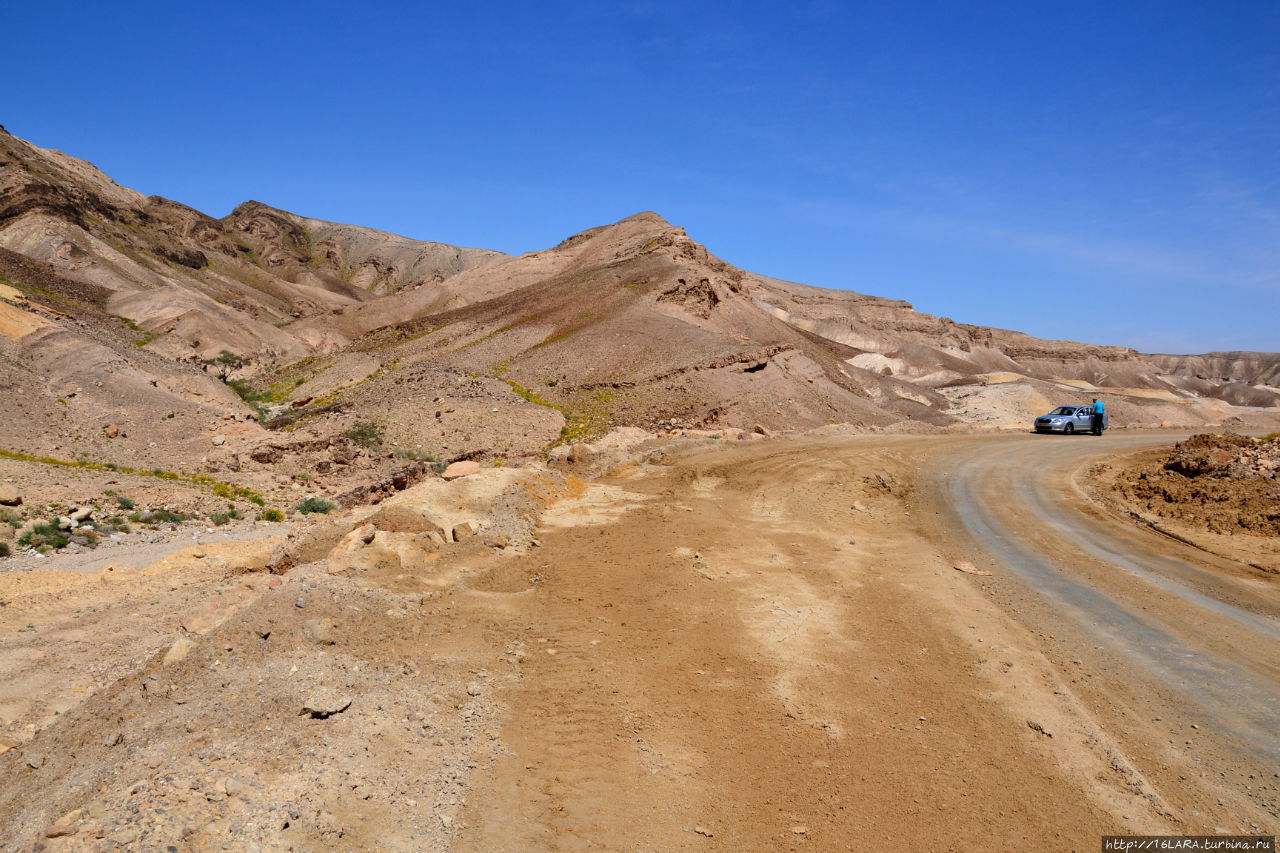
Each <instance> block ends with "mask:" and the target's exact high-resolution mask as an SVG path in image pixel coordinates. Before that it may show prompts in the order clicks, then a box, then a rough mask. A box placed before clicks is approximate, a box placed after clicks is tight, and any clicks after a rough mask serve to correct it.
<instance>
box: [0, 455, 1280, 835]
mask: <svg viewBox="0 0 1280 853" xmlns="http://www.w3.org/2000/svg"><path fill="white" fill-rule="evenodd" d="M1169 440H1170V439H1169V438H1168V437H1166V436H1151V437H1146V436H1135V437H1124V438H1111V437H1107V438H1104V439H1093V438H1087V437H1076V438H1071V439H1064V438H1057V437H1048V436H1029V435H1006V436H969V437H958V436H952V437H921V436H889V437H886V436H862V437H852V438H851V437H839V438H837V437H829V438H799V439H788V440H780V441H770V442H734V443H732V444H726V445H724V446H722V447H717V446H710V447H705V446H704V447H703V448H698V449H692V450H686V451H683V452H681V453H679V454H675V455H672V456H669V457H668V458H667V459H666V460H665V461H663V462H661V463H660V464H654V465H641V466H637V465H629V466H623V467H620V468H618V469H615V471H614V472H613V473H612V474H611V475H610V476H608V477H606V478H604V479H603V480H600V481H598V482H595V483H592V484H591V485H590V486H589V487H588V488H587V489H586V490H585V494H578V493H577V491H574V492H571V493H567V494H568V496H567V497H565V499H563V500H560V501H559V502H558V503H553V504H552V505H551V506H550V507H549V509H548V510H547V511H546V512H545V513H544V514H543V516H542V519H541V523H540V525H539V527H538V530H537V533H536V535H537V538H538V545H537V546H536V547H531V548H529V549H527V550H525V551H524V552H523V553H514V552H513V549H508V550H506V551H501V552H498V551H494V550H492V549H487V548H483V547H481V546H480V545H479V544H478V541H477V544H476V545H475V547H473V548H470V549H465V548H461V547H459V548H454V549H451V548H445V549H443V550H441V551H440V553H439V554H438V555H433V556H432V557H431V558H430V559H429V560H428V561H427V562H425V563H424V564H423V565H421V566H417V565H416V564H415V565H413V566H410V565H402V564H401V563H400V562H398V561H397V562H395V563H394V565H387V566H385V567H382V566H381V564H378V565H374V564H370V566H371V568H369V569H368V570H362V571H360V572H355V573H351V572H345V573H339V574H336V575H335V574H330V573H328V572H326V569H325V565H324V564H323V563H314V564H309V565H306V566H300V567H299V568H297V569H294V570H292V571H290V572H289V573H287V574H286V575H285V576H284V577H283V578H282V585H281V586H280V587H278V588H275V587H264V589H262V590H256V589H255V590H254V591H252V594H251V595H250V594H246V598H245V601H246V602H248V603H247V604H245V605H244V608H243V610H242V611H240V612H239V613H238V614H236V615H232V616H229V617H227V619H226V621H224V622H222V623H221V624H219V625H218V626H217V627H215V628H212V629H210V631H209V633H208V634H207V635H205V636H203V637H198V638H197V645H196V646H195V647H194V649H193V651H192V652H191V653H190V658H189V659H188V660H187V661H186V662H183V663H177V664H173V665H172V666H170V665H168V664H164V663H162V662H160V661H159V660H158V659H153V660H151V661H149V662H148V663H147V664H146V666H145V667H144V669H143V670H142V671H139V672H138V673H137V674H135V675H133V676H129V677H126V678H124V679H122V680H121V681H119V682H117V683H116V684H115V685H113V686H111V687H109V688H104V689H103V690H102V691H101V693H100V695H94V696H93V697H92V698H89V699H86V700H85V701H84V702H83V704H82V705H80V706H79V707H68V706H67V705H66V704H65V702H64V704H62V705H60V706H59V707H60V708H63V709H65V710H64V714H63V716H62V717H61V719H60V720H59V721H58V722H53V723H52V724H51V725H48V726H47V728H45V729H44V730H42V731H41V732H40V733H39V735H38V736H37V738H36V739H35V740H34V741H33V742H32V744H29V745H26V746H23V747H21V748H20V749H15V750H13V751H12V752H11V753H10V754H8V755H0V771H2V772H6V773H8V774H10V775H9V776H8V778H11V779H15V780H17V782H15V783H11V784H9V785H6V786H4V787H3V788H0V820H8V821H10V822H11V825H13V826H21V827H23V833H24V834H23V835H22V837H21V838H19V839H18V843H14V844H11V845H10V847H9V848H7V849H29V846H30V843H31V842H32V841H33V840H35V839H36V838H38V837H40V836H39V835H32V834H31V832H32V831H33V830H32V828H36V829H37V830H38V828H39V827H43V826H47V825H49V824H50V822H52V821H53V819H54V818H56V817H58V815H61V814H63V813H64V812H67V810H68V809H73V808H76V807H83V808H84V810H85V812H86V814H89V815H91V816H92V818H93V821H94V823H95V825H96V826H97V827H98V828H97V830H96V835H95V832H94V830H93V829H92V828H91V827H81V829H80V830H79V832H80V834H79V835H74V834H67V835H59V836H57V837H51V838H49V839H48V840H47V841H46V842H45V843H48V844H49V845H50V847H49V849H50V850H55V849H78V848H77V847H76V844H73V843H72V842H73V841H76V840H77V839H78V840H79V841H85V840H86V839H87V838H90V837H93V838H97V839H98V841H97V842H93V843H88V846H93V845H94V844H96V845H97V846H98V847H100V848H101V849H114V847H112V846H111V845H112V843H114V842H111V839H112V838H116V839H119V838H125V839H129V838H132V839H135V841H138V843H143V844H149V845H154V846H156V847H158V848H160V849H163V847H164V846H167V845H169V844H172V845H174V846H175V847H176V848H177V849H191V850H206V849H208V850H213V849H223V848H225V847H227V845H230V846H231V847H232V848H234V849H250V848H260V849H332V848H334V847H339V848H343V849H380V850H421V849H435V850H446V849H452V850H461V851H507V850H509V851H526V850H618V851H634V850H643V851H665V850H761V851H764V850H792V849H794V850H880V849H901V850H910V849H921V850H992V849H1003V848H1014V849H1017V848H1020V847H1025V846H1026V845H1028V844H1030V845H1034V846H1036V847H1038V848H1040V849H1052V850H1070V849H1075V850H1086V849H1089V850H1091V849H1096V846H1097V844H1098V838H1099V836H1100V835H1102V834H1104V833H1121V832H1126V833H1130V832H1131V833H1170V832H1188V833H1215V832H1217V833H1221V832H1257V831H1260V830H1262V831H1274V829H1275V827H1276V826H1277V823H1278V821H1277V810H1276V802H1277V800H1278V799H1280V793H1278V789H1280V778H1277V776H1276V775H1275V774H1276V771H1277V770H1278V769H1280V768H1278V767H1277V766H1276V764H1277V762H1276V760H1275V755H1276V738H1275V736H1274V734H1269V733H1274V732H1275V731H1277V727H1276V726H1275V725H1274V714H1275V710H1274V709H1275V707H1277V705H1276V702H1275V698H1276V696H1277V686H1276V685H1277V682H1278V681H1280V666H1277V664H1278V663H1280V654H1278V653H1277V642H1276V636H1275V635H1276V624H1277V621H1276V620H1277V615H1280V604H1278V601H1280V596H1278V595H1277V584H1276V581H1275V579H1274V578H1269V577H1262V576H1260V575H1259V574H1258V573H1257V572H1254V571H1253V570H1249V569H1248V567H1243V568H1242V567H1241V566H1240V565H1238V564H1233V563H1230V562H1228V561H1222V560H1217V559H1215V558H1211V557H1209V556H1207V555H1204V554H1202V553H1200V552H1194V550H1193V549H1188V548H1187V547H1186V546H1184V545H1181V544H1180V543H1176V542H1173V541H1171V540H1167V539H1164V538H1162V537H1160V536H1159V535H1158V534H1156V533H1152V532H1150V531H1144V530H1141V529H1139V528H1136V527H1132V526H1130V525H1128V524H1126V523H1124V522H1122V521H1120V520H1115V519H1112V518H1110V517H1109V516H1106V515H1105V514H1104V513H1102V511H1101V510H1100V509H1099V508H1098V507H1097V506H1096V505H1095V504H1094V503H1093V501H1092V500H1091V499H1090V497H1089V495H1088V494H1087V492H1086V491H1085V490H1084V489H1083V488H1082V487H1081V485H1080V480H1081V477H1082V474H1083V472H1084V471H1085V470H1086V469H1087V468H1088V466H1089V465H1090V464H1092V461H1093V459H1094V458H1095V457H1097V456H1098V455H1107V454H1115V453H1117V452H1125V451H1128V450H1130V449H1134V448H1138V447H1140V446H1143V445H1144V444H1147V443H1152V442H1157V441H1169ZM579 491H580V490H579ZM379 535H381V534H379ZM208 559H209V558H208V557H205V558H204V560H203V562H205V563H207V561H208ZM966 561H967V562H966ZM192 562H193V564H194V563H195V562H197V561H192ZM968 564H972V565H968ZM956 565H963V566H964V567H965V568H966V569H969V571H957V570H956V569H955V566H956ZM170 570H171V571H172V572H174V573H175V577H181V576H183V575H181V572H182V571H184V570H183V569H182V568H181V566H177V565H175V566H173V567H172V568H171V569H165V571H166V572H167V571H170ZM202 570H203V571H207V568H205V569H202ZM195 571H196V570H195V569H192V570H190V572H189V573H188V575H187V576H185V577H188V579H189V582H190V583H192V586H191V587H190V588H188V587H181V588H180V589H181V590H182V591H183V594H184V595H187V594H194V591H195V590H197V589H198V587H196V586H195V583H196V578H197V575H196V574H195V573H194V572H195ZM987 573H989V574H987ZM160 574H163V572H160V573H156V572H152V573H151V574H150V575H149V577H156V578H157V580H158V578H159V575H160ZM210 583H212V581H210ZM85 588H86V589H89V587H85ZM117 588H118V587H117V585H113V584H95V585H92V589H94V590H97V592H96V593H95V594H98V595H110V594H112V593H111V590H114V589H117ZM119 588H120V589H123V588H124V587H119ZM169 588H170V589H172V588H173V584H172V583H170V584H169ZM188 589H190V590H191V591H192V592H188ZM304 599H305V600H304ZM173 603H174V606H178V601H177V600H176V599H174V600H173ZM98 604H99V605H100V604H101V603H100V602H99V603H98ZM304 604H305V607H304ZM83 605H84V601H82V600H80V599H78V598H75V599H73V598H66V599H60V600H59V606H60V607H61V608H62V610H63V611H65V613H66V615H65V617H58V618H62V619H65V621H66V624H67V625H68V626H71V625H72V624H73V615H72V614H73V613H78V612H82V606H83ZM114 606H115V607H119V608H121V609H122V612H126V613H127V608H128V607H129V606H130V604H129V602H128V600H125V599H123V598H122V599H121V600H120V601H119V602H116V603H115V604H114ZM218 606H219V607H220V608H223V610H220V611H219V612H220V613H221V612H223V611H224V610H226V609H228V608H230V607H231V606H232V605H231V602H230V601H229V600H228V601H227V602H226V604H219V605H218ZM74 618H75V619H79V618H81V617H80V616H78V615H76V616H75V617H74ZM317 618H319V619H320V620H321V622H322V623H323V624H321V625H320V628H321V629H324V628H325V626H329V627H328V629H327V630H328V632H329V634H331V636H327V637H323V638H322V639H317V637H321V636H322V634H323V631H322V632H321V634H317V633H316V620H317ZM10 621H11V622H12V626H11V629H12V630H16V628H17V626H18V625H20V624H21V623H22V621H23V620H19V619H15V620H10ZM56 621H57V620H55V619H54V618H53V617H52V616H50V617H49V620H48V621H47V622H38V624H37V628H38V631H37V633H39V632H45V631H47V632H48V633H49V635H50V636H54V637H56V636H63V635H64V634H63V633H60V631H62V629H60V628H58V627H57V624H55V623H56ZM304 623H305V624H304ZM58 624H60V623H58ZM263 626H269V627H270V630H267V628H264V627H263ZM22 636H23V637H24V638H25V637H27V636H29V635H27V634H24V635H22ZM15 637H16V635H15ZM82 639H85V641H87V640H88V639H90V638H82ZM6 642H8V640H6ZM23 642H29V641H28V640H26V639H24V640H23ZM30 642H34V641H30ZM131 654H132V652H131ZM232 664H234V667H235V671H234V677H230V676H231V670H229V669H228V667H229V666H231V665H232ZM335 673H336V676H335V675H334V674H335ZM331 676H333V677H340V678H339V682H336V683H337V684H338V686H339V687H340V688H342V689H343V690H344V691H346V697H345V699H346V700H350V705H349V706H348V707H346V709H345V710H341V711H336V712H334V716H332V717H331V718H329V719H323V720H317V719H315V718H314V716H315V715H310V716H308V715H306V714H304V715H302V716H299V715H298V711H297V703H298V702H299V701H302V700H301V699H299V698H296V697H304V698H305V697H310V696H312V694H313V693H314V692H315V691H317V690H320V689H321V688H323V687H325V685H326V684H327V683H328V682H326V681H325V679H326V678H330V677H331ZM157 679H160V680H161V681H162V682H163V683H164V684H168V685H171V686H170V687H168V688H166V689H167V691H168V692H166V693H164V694H163V695H160V694H157V693H156V689H155V684H156V683H157ZM299 679H302V681H298V680H299ZM329 686H330V687H332V685H329ZM59 695H64V694H59ZM172 697H177V698H172ZM306 701H311V700H310V699H307V700H306ZM344 701H345V700H344ZM304 710H305V708H304ZM108 718H109V719H108ZM104 719H107V720H108V722H106V723H102V722H101V720H104ZM264 723H266V725H264ZM108 729H109V730H108ZM184 731H185V732H186V733H187V734H184V733H183V732H184ZM193 732H194V733H196V734H191V733H193ZM81 744H92V745H93V746H92V748H91V749H86V748H83V747H81V746H79V745H81ZM118 744H123V745H124V746H125V747H127V748H128V750H129V752H128V756H129V757H122V755H121V753H120V751H119V750H120V747H119V746H118ZM281 744H287V745H288V747H287V750H284V751H282V750H281V748H280V745H281ZM37 748H38V749H37ZM112 750H115V752H113V751H112ZM31 754H36V755H37V756H47V757H48V760H47V763H44V764H42V765H41V764H37V763H35V762H31V761H29V757H30V755H31ZM15 756H16V757H15ZM41 760H42V761H43V760H44V759H41ZM113 762H117V763H120V766H116V764H115V763H113ZM33 764H35V765H36V766H32V765H33ZM202 767H205V768H208V767H213V768H216V773H217V774H218V781H217V785H216V786H213V785H212V783H211V782H210V781H209V780H208V779H205V780H203V781H202V773H205V774H207V773H210V772H214V771H213V770H202V769H201V768H202ZM175 768H176V769H175ZM19 784H20V786H21V790H19V789H18V787H15V786H16V785H19ZM77 786H78V787H77ZM211 788H216V790H211ZM233 788H234V789H235V791H236V793H235V794H234V795H233V794H231V793H227V792H228V791H230V790H232V789H233ZM140 790H141V791H143V793H136V792H138V791H140ZM147 797H151V799H146V798H147ZM93 798H96V799H93ZM91 799H93V802H92V803H90V804H89V805H86V801H88V800H91ZM46 802H48V803H56V807H55V806H52V805H44V803H46ZM82 822H83V819H82ZM72 823H74V821H73V822H72ZM75 826H80V824H75ZM55 828H56V827H55ZM63 842H65V844H64V846H63V847H58V844H59V843H63ZM77 843H78V842H77ZM86 843H87V842H86ZM24 845H25V846H24Z"/></svg>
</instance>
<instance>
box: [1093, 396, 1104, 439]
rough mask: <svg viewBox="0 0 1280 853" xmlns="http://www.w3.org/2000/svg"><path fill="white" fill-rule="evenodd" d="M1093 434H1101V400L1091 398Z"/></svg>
mask: <svg viewBox="0 0 1280 853" xmlns="http://www.w3.org/2000/svg"><path fill="white" fill-rule="evenodd" d="M1093 434H1094V435H1102V401H1101V400H1099V399H1097V398H1096V397H1095V398H1094V400H1093Z"/></svg>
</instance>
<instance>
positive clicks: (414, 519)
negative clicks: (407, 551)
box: [368, 505, 444, 541]
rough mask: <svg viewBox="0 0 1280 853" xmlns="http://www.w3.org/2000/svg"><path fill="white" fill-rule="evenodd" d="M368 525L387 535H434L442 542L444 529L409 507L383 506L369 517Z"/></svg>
mask: <svg viewBox="0 0 1280 853" xmlns="http://www.w3.org/2000/svg"><path fill="white" fill-rule="evenodd" d="M368 523H369V524H372V525H373V526H374V527H376V528H377V529H379V530H385V531H387V532H388V533H435V534H437V535H439V536H440V538H441V541H443V540H444V528H443V527H441V526H440V525H439V524H436V523H435V522H434V521H432V520H431V519H430V518H428V517H427V515H426V514H425V513H423V512H420V511H419V510H417V509H414V508H413V507H410V506H403V505H400V506H384V507H382V508H381V509H380V510H378V511H377V512H375V513H374V514H373V515H372V516H370V517H369V520H368Z"/></svg>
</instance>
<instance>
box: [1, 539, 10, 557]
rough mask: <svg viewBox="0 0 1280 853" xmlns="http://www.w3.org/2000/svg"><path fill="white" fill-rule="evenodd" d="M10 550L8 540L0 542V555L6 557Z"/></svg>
mask: <svg viewBox="0 0 1280 853" xmlns="http://www.w3.org/2000/svg"><path fill="white" fill-rule="evenodd" d="M11 553H12V552H11V551H10V550H9V543H8V542H0V557H8V556H9V555H10V554H11Z"/></svg>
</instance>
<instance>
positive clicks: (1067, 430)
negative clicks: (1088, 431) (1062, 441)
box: [1062, 424, 1076, 435]
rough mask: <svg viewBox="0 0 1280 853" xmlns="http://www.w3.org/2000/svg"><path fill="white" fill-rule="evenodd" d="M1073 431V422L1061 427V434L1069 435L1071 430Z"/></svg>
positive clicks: (1074, 428) (1074, 426)
mask: <svg viewBox="0 0 1280 853" xmlns="http://www.w3.org/2000/svg"><path fill="white" fill-rule="evenodd" d="M1075 431H1076V425H1075V424H1067V425H1066V426H1065V427H1063V428H1062V434H1063V435H1071V433H1073V432H1075Z"/></svg>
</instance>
